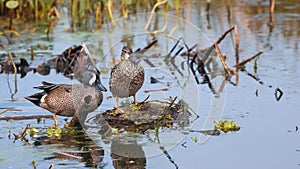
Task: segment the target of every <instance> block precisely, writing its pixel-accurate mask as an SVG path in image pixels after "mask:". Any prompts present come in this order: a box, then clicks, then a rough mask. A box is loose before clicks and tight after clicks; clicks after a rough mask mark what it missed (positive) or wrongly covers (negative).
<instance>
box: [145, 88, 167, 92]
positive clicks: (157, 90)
mask: <svg viewBox="0 0 300 169" xmlns="http://www.w3.org/2000/svg"><path fill="white" fill-rule="evenodd" d="M168 90H169V89H168V88H161V89H154V90H144V92H145V93H149V92H159V91H168Z"/></svg>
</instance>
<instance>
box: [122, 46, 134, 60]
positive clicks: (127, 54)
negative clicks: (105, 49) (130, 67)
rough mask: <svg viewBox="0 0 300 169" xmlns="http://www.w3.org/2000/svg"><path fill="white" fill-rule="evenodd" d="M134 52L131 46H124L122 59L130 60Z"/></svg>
mask: <svg viewBox="0 0 300 169" xmlns="http://www.w3.org/2000/svg"><path fill="white" fill-rule="evenodd" d="M131 54H132V48H131V47H129V46H124V47H123V48H122V54H121V60H122V61H123V60H128V59H129V57H130V55H131Z"/></svg>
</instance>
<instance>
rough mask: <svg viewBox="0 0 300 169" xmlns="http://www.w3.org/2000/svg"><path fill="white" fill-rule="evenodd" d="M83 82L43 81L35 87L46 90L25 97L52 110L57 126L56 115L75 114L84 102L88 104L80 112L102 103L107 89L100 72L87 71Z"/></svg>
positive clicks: (86, 111) (90, 110)
mask: <svg viewBox="0 0 300 169" xmlns="http://www.w3.org/2000/svg"><path fill="white" fill-rule="evenodd" d="M81 82H82V83H83V84H73V85H69V84H53V83H48V82H45V81H43V82H42V84H43V85H42V86H38V87H34V88H37V89H41V90H44V91H43V92H40V93H36V94H33V95H31V96H28V97H25V99H27V100H29V101H31V102H32V103H34V104H35V105H37V106H39V107H41V108H44V109H46V110H48V111H50V112H52V113H53V119H54V124H55V126H56V127H57V126H58V123H57V120H56V115H60V116H69V117H70V116H73V115H74V113H75V112H76V110H78V109H79V108H81V107H80V105H82V104H85V105H88V106H87V108H86V109H84V110H83V111H82V112H80V113H89V112H92V111H94V110H95V109H97V108H98V107H99V106H100V104H101V103H102V100H103V94H102V91H104V92H106V91H107V89H106V88H105V87H104V86H103V85H102V83H101V81H100V72H96V71H94V70H93V71H86V72H85V73H84V76H83V79H82V80H81Z"/></svg>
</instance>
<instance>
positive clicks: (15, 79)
mask: <svg viewBox="0 0 300 169" xmlns="http://www.w3.org/2000/svg"><path fill="white" fill-rule="evenodd" d="M8 58H9V59H10V61H11V63H12V66H13V68H14V83H15V91H14V93H12V94H11V99H12V100H14V95H15V94H16V93H17V92H18V83H17V67H16V65H15V62H14V59H13V58H12V55H11V53H10V52H8Z"/></svg>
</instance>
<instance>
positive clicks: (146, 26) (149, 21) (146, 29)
mask: <svg viewBox="0 0 300 169" xmlns="http://www.w3.org/2000/svg"><path fill="white" fill-rule="evenodd" d="M166 2H167V0H164V1H161V2H157V3H156V4H155V5H154V6H153V8H152V10H151V14H150V17H149V19H148V21H147V23H146V25H145V27H144V30H145V31H147V32H148V31H149V26H150V23H151V21H152V18H153V15H154V13H155V10H156V8H157V7H158V6H160V5H163V4H165V3H166Z"/></svg>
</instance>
